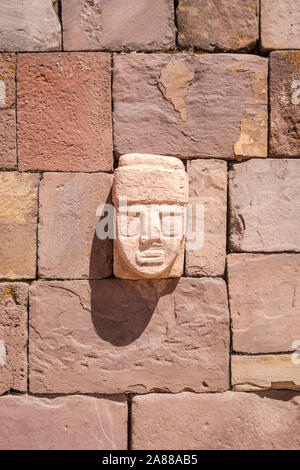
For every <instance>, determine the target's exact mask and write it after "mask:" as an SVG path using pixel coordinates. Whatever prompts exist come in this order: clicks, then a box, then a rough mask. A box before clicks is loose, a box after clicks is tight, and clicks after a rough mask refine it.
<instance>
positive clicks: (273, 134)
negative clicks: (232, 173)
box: [270, 51, 300, 158]
mask: <svg viewBox="0 0 300 470" xmlns="http://www.w3.org/2000/svg"><path fill="white" fill-rule="evenodd" d="M299 77H300V52H297V51H285V52H271V54H270V105H271V114H270V156H272V157H281V158H282V157H299V156H300V124H299V122H300V106H299V104H300V80H299Z"/></svg>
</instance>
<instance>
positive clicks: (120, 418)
mask: <svg viewBox="0 0 300 470" xmlns="http://www.w3.org/2000/svg"><path fill="white" fill-rule="evenodd" d="M0 421H1V430H0V449H1V450H115V449H118V450H125V449H126V448H127V406H126V402H125V401H124V400H122V399H121V398H120V399H119V401H112V400H106V399H104V398H93V397H84V396H76V395H74V396H69V397H58V398H52V399H49V398H37V397H31V396H28V395H23V396H16V395H15V396H12V395H7V396H5V397H1V398H0Z"/></svg>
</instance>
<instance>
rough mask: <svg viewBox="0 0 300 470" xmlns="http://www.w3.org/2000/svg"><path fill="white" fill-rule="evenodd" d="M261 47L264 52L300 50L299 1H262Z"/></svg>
mask: <svg viewBox="0 0 300 470" xmlns="http://www.w3.org/2000/svg"><path fill="white" fill-rule="evenodd" d="M260 21H261V46H262V48H263V49H264V50H271V49H300V4H299V1H298V0H280V1H277V0H261V20H260Z"/></svg>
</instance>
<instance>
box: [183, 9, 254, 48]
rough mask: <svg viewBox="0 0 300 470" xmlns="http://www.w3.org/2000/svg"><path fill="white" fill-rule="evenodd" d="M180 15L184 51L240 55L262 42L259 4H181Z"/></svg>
mask: <svg viewBox="0 0 300 470" xmlns="http://www.w3.org/2000/svg"><path fill="white" fill-rule="evenodd" d="M176 13H177V25H178V43H179V45H180V46H181V47H186V48H190V47H195V48H196V49H202V50H204V51H208V52H214V51H240V50H251V49H253V48H254V47H255V44H256V41H257V40H258V15H259V1H258V0H249V1H247V2H245V0H179V1H178V7H177V12H176Z"/></svg>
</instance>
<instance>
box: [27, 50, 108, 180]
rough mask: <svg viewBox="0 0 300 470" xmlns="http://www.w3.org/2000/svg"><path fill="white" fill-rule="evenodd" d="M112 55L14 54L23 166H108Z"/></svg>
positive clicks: (61, 168) (97, 168)
mask: <svg viewBox="0 0 300 470" xmlns="http://www.w3.org/2000/svg"><path fill="white" fill-rule="evenodd" d="M111 134H112V131H111V92H110V55H109V54H104V53H96V52H94V53H88V52H86V53H75V52H69V53H66V52H64V53H50V54H23V55H21V56H20V57H19V59H18V156H19V166H20V168H21V169H22V170H44V171H47V170H49V171H84V172H96V171H111V170H112V164H113V157H112V135H111Z"/></svg>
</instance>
